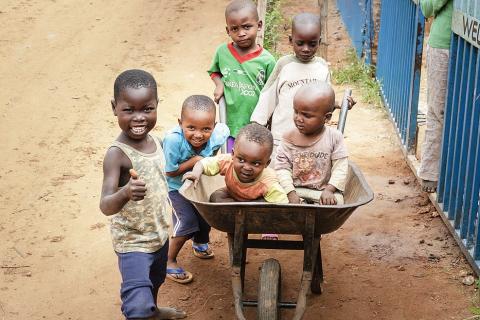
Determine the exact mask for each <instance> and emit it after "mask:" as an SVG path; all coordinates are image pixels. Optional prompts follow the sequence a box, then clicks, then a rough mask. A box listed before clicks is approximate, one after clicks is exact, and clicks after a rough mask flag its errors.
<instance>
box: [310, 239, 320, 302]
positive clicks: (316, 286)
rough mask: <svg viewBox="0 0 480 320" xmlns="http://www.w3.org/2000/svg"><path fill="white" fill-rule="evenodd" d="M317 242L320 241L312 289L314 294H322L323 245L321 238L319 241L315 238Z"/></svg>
mask: <svg viewBox="0 0 480 320" xmlns="http://www.w3.org/2000/svg"><path fill="white" fill-rule="evenodd" d="M315 241H318V251H317V254H316V258H315V265H314V266H313V279H312V285H311V286H310V288H311V289H312V292H313V293H316V294H321V293H322V283H323V266H322V243H321V241H320V238H318V240H317V238H315Z"/></svg>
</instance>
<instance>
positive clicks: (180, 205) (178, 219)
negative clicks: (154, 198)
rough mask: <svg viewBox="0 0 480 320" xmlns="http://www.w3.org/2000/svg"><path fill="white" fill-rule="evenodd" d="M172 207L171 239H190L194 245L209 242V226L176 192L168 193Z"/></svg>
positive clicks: (188, 202)
mask: <svg viewBox="0 0 480 320" xmlns="http://www.w3.org/2000/svg"><path fill="white" fill-rule="evenodd" d="M168 196H169V197H170V201H171V202H172V206H173V217H172V220H173V237H188V238H192V237H193V241H194V242H196V243H208V242H209V241H210V229H211V228H210V225H209V224H208V223H207V222H206V221H205V220H204V219H203V218H202V216H201V215H200V213H198V211H197V209H196V208H195V207H194V206H193V205H192V204H191V203H190V201H188V200H187V199H185V198H184V197H183V196H182V195H181V194H180V193H179V192H178V191H170V192H168Z"/></svg>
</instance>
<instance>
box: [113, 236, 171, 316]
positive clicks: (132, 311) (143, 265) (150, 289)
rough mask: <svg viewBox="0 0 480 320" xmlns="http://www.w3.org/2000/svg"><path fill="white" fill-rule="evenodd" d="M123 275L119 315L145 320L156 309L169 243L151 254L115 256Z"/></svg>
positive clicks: (139, 253) (164, 273)
mask: <svg viewBox="0 0 480 320" xmlns="http://www.w3.org/2000/svg"><path fill="white" fill-rule="evenodd" d="M117 256H118V267H119V268H120V273H121V274H122V286H121V289H120V295H121V298H122V313H123V315H124V316H125V317H126V318H127V319H131V318H148V317H151V316H153V315H154V314H155V310H156V309H157V295H158V289H159V288H160V286H161V285H162V283H163V282H164V281H165V275H166V272H167V270H166V269H167V259H168V241H167V242H165V244H164V245H163V247H162V248H161V249H160V250H158V251H156V252H153V253H143V252H128V253H117Z"/></svg>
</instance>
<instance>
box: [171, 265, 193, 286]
mask: <svg viewBox="0 0 480 320" xmlns="http://www.w3.org/2000/svg"><path fill="white" fill-rule="evenodd" d="M167 278H168V279H170V280H172V281H175V282H178V283H182V284H185V283H189V282H192V280H193V275H192V274H191V273H190V272H188V271H185V270H183V268H167Z"/></svg>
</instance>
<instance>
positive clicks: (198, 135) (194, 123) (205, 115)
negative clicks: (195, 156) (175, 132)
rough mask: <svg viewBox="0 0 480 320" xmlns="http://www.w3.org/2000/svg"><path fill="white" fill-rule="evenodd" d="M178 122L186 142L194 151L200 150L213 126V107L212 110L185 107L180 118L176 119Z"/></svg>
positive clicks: (210, 133)
mask: <svg viewBox="0 0 480 320" xmlns="http://www.w3.org/2000/svg"><path fill="white" fill-rule="evenodd" d="M178 124H179V125H180V127H181V128H182V131H183V136H184V137H185V139H186V140H187V141H188V143H190V144H191V145H192V147H193V149H194V150H195V151H200V150H201V149H202V148H203V147H204V146H205V144H206V143H207V142H208V139H210V136H211V135H212V132H213V129H214V128H215V109H213V111H203V110H195V109H187V110H186V111H185V112H183V113H182V116H181V119H178Z"/></svg>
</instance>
